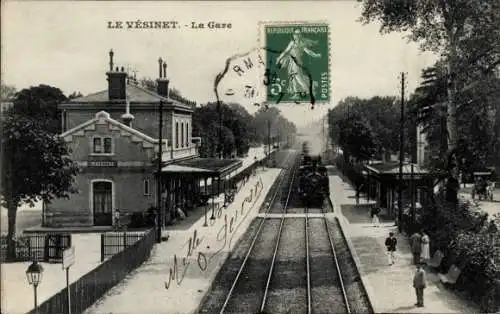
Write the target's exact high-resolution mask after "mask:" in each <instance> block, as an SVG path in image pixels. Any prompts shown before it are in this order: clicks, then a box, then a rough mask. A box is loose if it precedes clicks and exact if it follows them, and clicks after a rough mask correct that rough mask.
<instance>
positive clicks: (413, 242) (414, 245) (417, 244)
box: [410, 231, 422, 265]
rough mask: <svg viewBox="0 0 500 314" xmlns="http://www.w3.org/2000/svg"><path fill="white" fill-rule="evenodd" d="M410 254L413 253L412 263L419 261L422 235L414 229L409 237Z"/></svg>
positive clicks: (415, 263)
mask: <svg viewBox="0 0 500 314" xmlns="http://www.w3.org/2000/svg"><path fill="white" fill-rule="evenodd" d="M410 247H411V254H412V255H413V264H414V265H417V264H419V263H420V253H421V252H422V235H421V234H420V232H418V231H415V233H413V234H412V235H411V237H410Z"/></svg>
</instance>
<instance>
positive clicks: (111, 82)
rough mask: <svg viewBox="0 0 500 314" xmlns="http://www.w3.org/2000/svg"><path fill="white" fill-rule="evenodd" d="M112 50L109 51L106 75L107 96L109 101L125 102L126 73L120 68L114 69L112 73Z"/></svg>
mask: <svg viewBox="0 0 500 314" xmlns="http://www.w3.org/2000/svg"><path fill="white" fill-rule="evenodd" d="M113 55H114V53H113V50H110V51H109V71H108V72H107V73H106V75H107V76H108V78H107V80H108V95H109V100H125V98H126V86H127V73H126V72H125V69H124V68H123V67H121V69H118V67H116V68H115V70H114V71H113V66H114V64H113Z"/></svg>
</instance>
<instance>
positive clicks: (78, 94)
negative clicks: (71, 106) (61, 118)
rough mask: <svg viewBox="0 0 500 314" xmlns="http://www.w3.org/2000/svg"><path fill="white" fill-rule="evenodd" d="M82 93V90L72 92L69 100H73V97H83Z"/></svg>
mask: <svg viewBox="0 0 500 314" xmlns="http://www.w3.org/2000/svg"><path fill="white" fill-rule="evenodd" d="M82 96H83V95H82V93H80V92H72V93H71V94H70V95H69V96H68V100H71V99H76V98H80V97H82Z"/></svg>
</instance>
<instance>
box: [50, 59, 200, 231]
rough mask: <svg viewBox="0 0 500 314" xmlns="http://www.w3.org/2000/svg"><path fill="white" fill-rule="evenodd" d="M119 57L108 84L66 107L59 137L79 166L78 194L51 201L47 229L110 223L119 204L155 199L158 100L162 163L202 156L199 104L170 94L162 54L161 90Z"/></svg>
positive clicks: (123, 207)
mask: <svg viewBox="0 0 500 314" xmlns="http://www.w3.org/2000/svg"><path fill="white" fill-rule="evenodd" d="M113 57H114V53H113V51H110V54H109V58H110V60H109V71H108V72H107V73H106V75H107V81H108V86H107V89H105V90H103V91H100V92H97V93H93V94H90V95H87V96H83V97H80V98H76V99H73V100H70V101H69V102H67V103H64V104H61V105H60V109H61V111H62V124H63V125H62V128H63V133H62V134H61V137H62V138H63V139H64V140H65V142H66V143H67V144H68V146H69V148H70V149H71V158H72V160H73V161H75V162H76V163H77V164H78V165H79V168H80V173H79V174H78V175H77V177H76V178H75V187H76V188H77V189H78V193H77V194H73V195H71V197H70V198H69V199H56V200H54V201H52V202H51V203H50V204H45V208H44V223H43V224H44V226H45V227H69V226H111V225H112V224H113V219H112V217H113V215H114V213H115V212H116V210H119V211H120V213H133V212H139V211H145V210H146V209H147V208H148V207H149V206H154V205H155V204H156V199H157V197H156V191H157V189H156V179H155V175H154V172H155V170H156V167H157V163H156V161H155V160H157V158H158V150H159V143H160V142H159V140H158V138H159V136H158V134H159V116H160V115H159V113H160V111H159V110H160V109H159V108H160V103H161V106H162V107H163V114H162V115H163V128H162V138H163V140H162V151H163V154H162V162H163V164H168V163H174V162H178V161H182V160H189V159H193V158H196V157H197V156H198V153H197V151H198V150H197V146H198V145H199V144H200V141H201V140H200V139H199V138H193V137H192V133H191V130H192V112H193V103H181V102H179V101H175V100H172V99H170V98H169V95H168V90H169V86H168V84H169V80H168V79H167V76H166V64H165V63H163V61H162V60H161V59H160V61H159V78H158V90H157V92H156V93H155V92H152V91H149V90H146V89H144V88H141V87H140V86H138V85H137V84H135V83H134V82H130V78H129V77H128V74H127V73H126V72H125V71H124V68H123V67H121V68H120V67H115V65H114V61H113Z"/></svg>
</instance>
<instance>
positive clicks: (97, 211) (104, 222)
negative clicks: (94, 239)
mask: <svg viewBox="0 0 500 314" xmlns="http://www.w3.org/2000/svg"><path fill="white" fill-rule="evenodd" d="M92 205H93V213H94V226H112V225H113V182H111V181H94V182H92Z"/></svg>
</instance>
